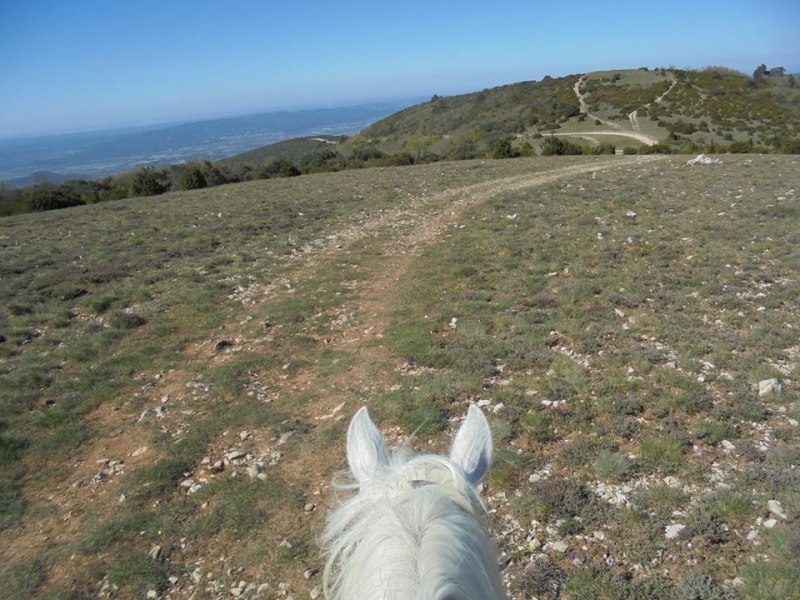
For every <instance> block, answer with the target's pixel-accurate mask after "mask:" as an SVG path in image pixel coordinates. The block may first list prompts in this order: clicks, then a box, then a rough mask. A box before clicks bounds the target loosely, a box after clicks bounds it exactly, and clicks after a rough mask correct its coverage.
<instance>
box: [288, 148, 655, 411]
mask: <svg viewBox="0 0 800 600" xmlns="http://www.w3.org/2000/svg"><path fill="white" fill-rule="evenodd" d="M659 159H660V157H657V156H645V157H639V156H637V157H630V158H628V157H625V158H623V157H616V158H613V159H610V160H606V161H603V162H598V163H594V164H591V165H578V166H570V167H563V168H559V169H553V170H549V171H545V172H539V173H534V174H528V175H520V176H515V177H508V178H505V179H501V180H495V181H489V182H485V183H478V184H474V185H469V186H465V187H462V188H456V189H450V190H447V191H444V192H441V193H438V194H435V195H431V196H421V197H417V198H414V199H412V200H411V201H410V202H409V203H407V204H405V205H403V206H399V207H397V208H395V209H392V210H388V211H383V212H380V213H378V214H376V215H374V216H373V217H371V218H369V219H367V220H366V221H363V222H359V223H356V224H353V225H352V226H350V227H347V228H345V229H343V230H341V231H339V232H338V233H337V234H336V235H335V236H332V237H329V238H325V239H323V240H319V241H318V242H317V244H316V245H315V247H314V248H313V249H312V250H311V251H310V252H306V253H303V255H302V258H300V260H301V261H302V263H301V264H299V265H298V269H297V271H296V272H295V273H294V274H293V275H292V276H291V277H290V280H291V281H301V280H302V281H305V280H313V279H315V278H316V276H317V273H324V272H326V271H329V270H330V269H332V268H334V267H333V266H332V265H331V263H333V262H335V263H337V264H341V263H347V262H348V256H350V255H351V254H352V253H356V254H358V253H363V252H364V245H365V242H364V240H368V241H367V242H366V244H368V246H369V251H370V253H371V254H372V255H373V256H375V257H379V258H378V259H377V260H375V261H374V262H373V263H372V264H370V265H368V266H366V267H361V269H362V272H361V273H359V275H360V278H361V279H360V283H358V284H357V289H358V293H357V294H355V297H354V299H353V300H352V301H350V302H349V303H347V304H346V305H345V306H342V307H341V308H340V311H341V314H343V315H345V316H346V318H345V319H343V320H342V322H341V327H339V328H338V329H337V330H336V332H335V334H334V335H333V336H332V337H331V338H329V339H328V340H327V344H328V346H329V347H330V348H331V349H337V348H338V349H346V350H347V351H348V352H350V353H355V355H356V357H357V358H356V360H355V362H354V366H353V368H352V369H351V370H350V371H349V372H348V373H347V375H346V380H342V381H339V382H335V383H334V387H335V388H336V389H331V390H328V391H329V392H330V393H327V394H326V395H325V397H319V398H318V400H317V401H316V402H315V403H314V405H313V407H311V410H312V412H313V413H314V414H313V415H309V416H311V417H312V418H317V419H318V418H319V417H320V415H326V414H330V413H331V411H332V410H333V409H334V408H335V407H337V406H339V405H340V404H341V403H342V402H347V401H359V398H358V397H353V392H354V391H356V390H361V391H364V390H365V389H367V388H368V387H369V386H370V385H374V384H375V383H376V379H375V378H376V377H380V374H381V372H383V371H385V370H386V369H389V370H394V369H396V368H398V367H399V365H393V364H386V361H387V360H391V359H390V358H389V357H388V351H387V350H386V349H384V348H383V347H382V345H381V344H380V343H379V340H380V339H381V337H382V335H383V333H384V331H385V329H386V327H387V326H388V324H389V318H390V310H391V309H392V307H393V305H394V304H393V303H394V296H393V293H394V291H395V289H396V287H397V282H398V281H399V280H400V279H401V278H402V277H403V275H404V274H405V273H406V271H407V270H408V269H409V267H410V265H411V264H412V263H413V261H414V259H415V258H416V257H418V256H419V255H420V254H421V253H422V252H423V250H424V249H425V248H426V247H427V246H429V245H431V244H435V243H437V242H439V241H440V240H442V239H443V237H444V235H445V234H446V231H447V230H448V229H449V228H451V227H454V226H457V225H458V223H459V221H460V220H461V218H462V217H463V215H464V213H465V212H466V211H467V210H468V209H469V208H471V207H473V206H475V205H477V204H480V203H481V202H485V201H486V200H488V199H489V198H491V197H493V196H496V195H499V194H503V193H508V192H513V191H517V190H522V189H527V188H531V187H536V186H541V185H546V184H548V183H551V182H553V181H556V180H559V179H563V178H566V177H569V176H571V175H577V174H581V173H589V172H593V171H602V170H606V169H614V168H624V167H628V166H633V165H637V164H641V163H643V162H649V161H652V160H659ZM350 262H352V263H356V262H358V260H357V259H353V260H352V261H350ZM291 281H290V282H289V284H290V285H291ZM276 292H277V293H278V294H288V293H290V291H289V290H288V288H286V286H285V285H283V286H281V288H280V289H278V290H276ZM376 342H377V343H376ZM384 375H385V373H384ZM308 385H309V386H312V385H313V383H312V382H310V381H309V382H308ZM383 392H385V390H381V393H383ZM366 395H367V396H368V395H369V394H368V393H367V394H366ZM356 396H358V394H356ZM364 399H366V398H362V400H364Z"/></svg>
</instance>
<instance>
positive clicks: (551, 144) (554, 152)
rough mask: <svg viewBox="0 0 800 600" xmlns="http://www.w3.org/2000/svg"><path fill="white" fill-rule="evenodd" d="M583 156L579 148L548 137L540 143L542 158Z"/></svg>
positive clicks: (553, 137)
mask: <svg viewBox="0 0 800 600" xmlns="http://www.w3.org/2000/svg"><path fill="white" fill-rule="evenodd" d="M579 154H583V150H582V149H581V147H580V146H576V145H575V144H572V143H570V142H565V141H564V140H562V139H559V138H557V137H555V136H549V137H547V138H545V140H544V141H543V142H542V156H568V155H573V156H574V155H579Z"/></svg>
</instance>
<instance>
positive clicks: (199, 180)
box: [181, 163, 208, 190]
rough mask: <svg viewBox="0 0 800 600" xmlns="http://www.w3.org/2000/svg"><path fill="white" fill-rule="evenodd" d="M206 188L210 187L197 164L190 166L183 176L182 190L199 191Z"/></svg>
mask: <svg viewBox="0 0 800 600" xmlns="http://www.w3.org/2000/svg"><path fill="white" fill-rule="evenodd" d="M204 187H208V182H207V181H206V176H205V175H203V171H202V170H201V169H200V167H199V166H198V165H197V164H195V163H190V164H188V165H187V166H186V169H184V171H183V175H182V176H181V189H184V190H198V189H201V188H204Z"/></svg>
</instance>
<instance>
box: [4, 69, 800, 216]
mask: <svg viewBox="0 0 800 600" xmlns="http://www.w3.org/2000/svg"><path fill="white" fill-rule="evenodd" d="M576 88H577V91H578V92H579V93H580V94H582V95H583V101H584V103H585V107H583V106H582V105H581V101H580V99H579V98H578V96H577V95H576ZM614 132H617V133H618V134H619V135H618V136H614V137H611V138H609V137H606V136H607V135H608V134H611V133H614ZM599 133H602V135H603V137H600V135H599ZM631 133H640V134H642V135H644V136H645V137H647V138H649V139H650V140H651V142H652V143H649V144H643V143H642V141H641V139H636V138H635V137H631V136H630V135H627V134H631ZM555 136H558V137H555ZM593 136H594V137H593ZM615 152H624V153H627V154H653V153H660V154H669V153H700V152H703V153H707V154H718V153H743V154H764V153H783V154H798V153H800V89H798V88H797V85H796V80H795V77H794V76H793V75H787V74H786V73H785V70H784V69H782V68H780V67H778V68H773V69H768V68H767V67H766V66H765V65H761V66H759V67H758V68H756V70H755V71H754V72H753V75H752V76H749V75H746V74H744V73H740V72H737V71H732V70H731V69H726V68H722V67H708V68H706V69H703V70H697V71H686V70H679V69H672V68H670V69H663V68H660V69H654V70H649V69H638V70H623V71H608V72H595V73H591V74H588V75H585V76H579V75H571V76H567V77H560V78H552V77H545V78H544V79H542V80H541V81H531V82H522V83H516V84H512V85H506V86H502V87H498V88H493V89H487V90H482V91H480V92H475V93H472V94H465V95H462V96H454V97H440V96H436V95H435V96H433V97H432V98H431V100H430V101H429V102H425V103H422V104H419V105H416V106H412V107H409V108H407V109H405V110H402V111H400V112H398V113H395V114H394V115H391V116H389V117H387V118H385V119H382V120H381V121H379V122H377V123H375V124H373V125H371V126H369V127H367V128H366V129H364V130H363V131H362V132H361V133H359V134H357V135H353V136H351V137H349V138H347V137H344V136H342V137H332V136H322V137H316V138H300V139H296V140H288V141H285V142H280V143H278V144H273V145H271V146H267V147H265V148H263V149H259V150H255V151H252V152H247V153H245V154H242V155H239V156H236V157H232V158H229V159H225V160H221V161H216V162H213V163H212V162H211V161H209V160H197V161H194V162H190V163H188V164H181V165H172V166H166V167H143V168H141V169H139V170H137V171H133V172H127V173H123V174H121V175H118V176H112V177H106V178H103V179H99V180H92V181H83V180H72V181H67V182H65V183H63V184H54V183H50V182H48V181H42V182H40V183H39V184H37V185H34V186H32V187H30V188H27V189H23V190H16V189H11V188H8V187H0V215H9V214H18V213H22V212H31V211H33V212H37V211H44V210H52V209H58V208H65V207H69V206H77V205H83V204H94V203H97V202H104V201H108V200H119V199H123V198H134V197H143V196H152V195H159V194H163V193H165V192H166V191H169V190H172V191H177V190H192V189H201V188H205V187H214V186H218V185H223V184H228V183H237V182H242V181H252V180H258V179H269V178H281V177H294V176H298V175H302V174H311V173H320V172H332V171H342V170H349V169H359V168H365V167H386V166H409V165H414V164H417V165H418V164H427V163H432V162H437V161H441V160H465V159H474V158H489V157H491V158H513V157H518V156H535V155H579V154H614V153H615Z"/></svg>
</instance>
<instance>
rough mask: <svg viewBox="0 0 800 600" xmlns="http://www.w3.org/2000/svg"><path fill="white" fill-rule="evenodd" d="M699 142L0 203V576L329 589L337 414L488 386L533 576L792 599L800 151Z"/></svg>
mask: <svg viewBox="0 0 800 600" xmlns="http://www.w3.org/2000/svg"><path fill="white" fill-rule="evenodd" d="M688 158H689V157H688V156H685V155H684V156H679V155H674V156H608V155H598V156H552V157H520V158H516V159H514V160H489V159H487V160H465V161H448V162H437V163H434V164H427V165H414V166H410V167H408V168H374V169H369V170H365V169H351V170H344V171H340V172H334V173H316V174H309V175H306V176H303V177H293V178H275V179H269V180H262V181H251V182H243V183H236V184H230V185H221V186H216V187H208V188H205V189H199V190H192V191H170V192H167V193H165V194H163V195H161V196H157V197H150V198H141V199H139V200H137V201H135V202H131V201H110V202H102V203H99V204H95V205H90V206H78V207H73V208H69V209H66V210H61V211H57V212H52V211H51V212H44V213H35V214H25V215H16V216H11V217H7V218H4V219H2V220H0V298H1V300H0V456H1V457H2V463H1V467H0V469H1V470H0V506H1V507H2V511H0V515H1V516H0V540H2V543H0V552H2V559H3V566H2V567H0V590H2V592H3V593H2V595H3V597H5V598H11V599H13V598H31V597H37V598H87V597H90V598H95V597H98V598H99V597H102V598H138V597H146V596H149V597H161V598H176V599H177V598H190V597H194V598H230V597H240V598H279V597H286V596H293V597H295V598H303V597H309V594H311V593H312V592H314V590H315V588H317V586H318V584H319V577H318V569H319V568H320V559H319V556H318V553H317V546H316V541H317V536H318V535H319V532H320V531H321V528H322V521H323V519H324V516H325V513H326V511H327V510H328V508H330V507H331V506H332V505H333V504H334V503H335V502H336V493H335V492H334V491H333V490H332V489H331V487H330V480H331V477H332V476H333V474H334V473H335V472H336V471H337V470H338V469H341V468H343V467H344V446H343V441H344V434H345V427H346V423H347V419H348V418H349V416H350V415H352V414H353V412H354V411H355V410H356V409H357V408H358V407H359V406H361V405H364V404H366V405H368V406H369V407H370V411H371V414H372V415H373V417H374V418H375V420H376V422H378V423H379V424H380V426H381V429H382V430H383V431H385V432H386V433H387V436H388V439H389V440H390V442H398V443H399V442H402V441H405V440H407V437H406V436H407V434H409V433H410V432H413V431H416V435H415V437H414V438H413V439H412V440H410V442H409V443H410V444H411V445H412V447H415V448H420V449H433V450H436V451H440V450H442V449H444V448H446V447H447V445H448V444H449V435H450V433H451V432H452V431H453V430H454V429H455V427H456V423H454V422H453V419H455V418H457V417H458V416H460V415H462V414H463V412H464V410H463V409H464V406H465V405H466V404H468V403H469V402H478V403H480V404H481V405H483V406H484V410H485V411H486V413H487V414H488V415H489V418H490V421H491V424H492V427H493V431H494V435H495V440H496V442H495V443H496V461H495V465H494V468H493V470H492V473H491V475H490V477H489V480H488V482H487V487H486V489H485V490H484V493H483V497H484V498H485V500H486V504H487V507H488V509H489V510H490V514H489V525H490V527H491V528H492V530H493V532H494V534H495V535H496V537H497V540H498V544H499V546H500V548H501V551H502V564H503V573H504V578H505V579H506V582H507V584H508V587H509V590H510V595H511V597H512V598H520V599H522V598H530V597H531V596H536V597H539V598H565V599H578V598H625V599H645V598H647V599H665V600H666V599H686V598H695V599H700V600H710V599H728V598H731V599H733V598H747V599H754V600H766V599H773V598H774V599H778V598H780V599H793V598H798V597H799V596H798V590H800V576H799V575H798V573H800V564H798V552H797V549H798V547H800V477H798V467H797V465H798V460H800V441H799V440H800V438H798V432H800V426H799V425H798V422H800V396H799V395H798V387H797V373H798V362H800V349H798V335H797V332H798V329H799V328H800V316H799V314H798V298H800V287H798V285H799V284H798V280H797V272H798V265H800V255H798V248H800V239H798V232H800V226H798V225H800V204H799V203H798V202H800V200H798V189H800V168H798V166H800V165H798V159H797V158H796V157H794V156H786V155H778V154H769V155H760V156H759V155H735V154H728V155H718V156H716V157H714V158H716V159H717V162H714V161H709V162H697V163H694V164H691V165H690V164H687V161H688ZM317 591H318V590H317Z"/></svg>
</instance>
